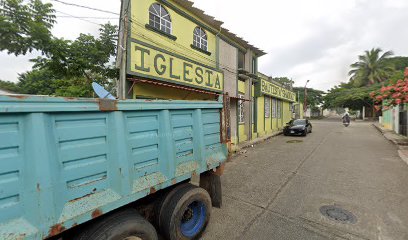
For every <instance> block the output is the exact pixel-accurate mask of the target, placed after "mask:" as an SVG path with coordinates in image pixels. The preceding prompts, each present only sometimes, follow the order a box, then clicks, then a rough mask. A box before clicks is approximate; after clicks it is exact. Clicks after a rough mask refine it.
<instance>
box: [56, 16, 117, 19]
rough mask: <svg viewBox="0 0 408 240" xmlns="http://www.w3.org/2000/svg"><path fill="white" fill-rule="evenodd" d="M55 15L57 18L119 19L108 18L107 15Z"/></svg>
mask: <svg viewBox="0 0 408 240" xmlns="http://www.w3.org/2000/svg"><path fill="white" fill-rule="evenodd" d="M56 17H58V18H81V19H107V20H109V19H113V20H115V19H116V20H117V19H119V18H118V17H116V18H115V17H112V18H109V17H83V16H56Z"/></svg>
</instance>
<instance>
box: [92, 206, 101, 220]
mask: <svg viewBox="0 0 408 240" xmlns="http://www.w3.org/2000/svg"><path fill="white" fill-rule="evenodd" d="M102 214H103V213H102V211H101V210H100V209H98V208H97V209H95V210H94V211H93V212H92V214H91V215H92V218H97V217H99V216H101V215H102Z"/></svg>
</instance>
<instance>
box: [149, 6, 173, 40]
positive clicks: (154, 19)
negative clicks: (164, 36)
mask: <svg viewBox="0 0 408 240" xmlns="http://www.w3.org/2000/svg"><path fill="white" fill-rule="evenodd" d="M149 25H150V26H151V27H154V28H156V29H158V30H160V31H163V32H165V33H168V34H171V29H172V26H171V18H170V14H169V13H168V12H167V10H166V9H165V8H164V7H163V6H162V5H161V4H158V3H153V4H152V5H151V6H150V8H149Z"/></svg>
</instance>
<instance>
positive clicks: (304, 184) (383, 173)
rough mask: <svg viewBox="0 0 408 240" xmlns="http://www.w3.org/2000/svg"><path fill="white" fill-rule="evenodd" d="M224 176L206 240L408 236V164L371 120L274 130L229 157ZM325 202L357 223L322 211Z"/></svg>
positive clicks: (307, 239)
mask: <svg viewBox="0 0 408 240" xmlns="http://www.w3.org/2000/svg"><path fill="white" fill-rule="evenodd" d="M289 140H302V141H303V142H300V143H287V141H289ZM222 181H223V194H224V205H223V208H222V209H214V210H213V212H212V219H211V222H210V225H209V227H208V230H207V232H206V234H205V235H204V237H203V238H204V239H279V240H280V239H290V240H292V239H301V240H309V239H319V240H320V239H381V240H387V239H395V240H399V239H401V240H402V239H408V165H406V164H405V163H404V162H403V161H402V160H401V159H400V158H399V157H398V153H397V150H396V147H395V146H394V145H392V144H391V143H390V142H389V141H387V140H385V139H384V137H383V136H382V135H381V134H380V133H379V132H378V131H377V130H376V129H375V128H374V127H372V126H371V123H363V122H357V123H355V122H352V125H351V126H350V127H348V128H345V127H343V126H342V125H341V124H340V121H339V122H335V121H327V120H326V121H313V133H311V134H309V135H308V136H307V137H306V138H304V137H284V136H278V137H275V138H272V139H271V140H268V141H266V142H263V143H261V144H258V145H256V146H255V147H254V148H249V149H247V152H246V153H245V154H242V155H240V156H237V157H235V158H233V159H232V161H231V162H229V163H228V164H227V166H226V171H225V174H224V176H223V179H222ZM324 205H337V206H339V207H341V208H343V209H346V210H348V211H350V212H351V213H353V214H354V215H355V217H356V218H357V222H356V223H354V224H352V223H341V222H336V221H334V220H331V219H329V218H327V217H325V216H323V215H322V214H321V213H320V211H319V209H320V207H321V206H324Z"/></svg>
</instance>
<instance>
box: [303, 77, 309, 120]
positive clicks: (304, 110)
mask: <svg viewBox="0 0 408 240" xmlns="http://www.w3.org/2000/svg"><path fill="white" fill-rule="evenodd" d="M309 82H310V80H307V81H306V84H305V96H304V106H303V114H305V115H306V111H307V88H306V86H307V84H308V83H309Z"/></svg>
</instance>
